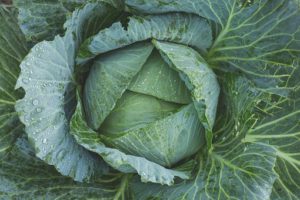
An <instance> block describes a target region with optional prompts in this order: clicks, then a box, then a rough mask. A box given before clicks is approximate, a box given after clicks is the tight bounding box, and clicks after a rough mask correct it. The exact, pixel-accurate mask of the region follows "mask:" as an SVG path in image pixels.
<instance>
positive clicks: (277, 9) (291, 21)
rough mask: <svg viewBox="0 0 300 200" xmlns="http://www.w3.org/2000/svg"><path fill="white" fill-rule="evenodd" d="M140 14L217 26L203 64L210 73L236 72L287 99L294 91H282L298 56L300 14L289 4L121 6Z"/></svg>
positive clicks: (229, 1)
mask: <svg viewBox="0 0 300 200" xmlns="http://www.w3.org/2000/svg"><path fill="white" fill-rule="evenodd" d="M126 3H127V5H128V6H129V7H131V8H133V9H134V10H136V11H138V12H142V13H165V12H175V11H179V12H187V13H195V14H198V15H200V16H202V17H205V18H207V19H210V20H213V21H214V22H215V23H217V24H218V25H219V26H220V28H221V30H220V31H218V32H220V33H219V34H218V36H217V37H216V38H215V40H214V42H213V46H212V47H211V49H210V51H209V54H208V59H207V62H209V63H210V64H211V65H212V66H213V67H214V68H218V69H222V70H238V71H241V72H243V73H244V74H247V76H248V77H249V78H250V79H252V80H253V81H254V82H255V83H256V84H257V87H259V88H261V89H262V90H264V91H266V92H269V93H276V94H279V95H282V96H287V95H290V94H291V93H293V90H294V89H295V87H297V85H290V86H289V87H285V83H286V82H287V80H288V79H289V77H290V75H291V73H292V72H293V70H294V66H293V63H294V60H295V59H296V58H297V57H299V56H300V51H299V49H300V44H299V39H300V29H299V27H300V14H299V13H300V12H299V6H298V5H297V4H296V3H295V1H291V0H273V1H268V0H261V1H255V2H253V3H252V4H251V5H249V6H243V5H244V4H243V3H242V1H239V0H221V1H220V0H195V1H192V0H187V1H177V0H154V1H140V0H126Z"/></svg>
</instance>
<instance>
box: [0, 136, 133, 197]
mask: <svg viewBox="0 0 300 200" xmlns="http://www.w3.org/2000/svg"><path fill="white" fill-rule="evenodd" d="M0 166H1V167H0V180H1V182H0V199H37V200H42V199H66V200H69V199H70V200H71V199H82V200H83V199H99V198H100V199H114V198H115V199H118V198H119V197H120V196H123V198H128V199H131V198H132V197H130V196H129V195H130V194H128V191H126V187H127V181H128V180H129V179H128V176H123V175H122V174H110V175H108V176H106V177H104V178H103V179H101V180H98V182H97V183H90V184H88V183H78V182H75V181H73V180H72V179H71V178H68V177H64V176H62V175H60V174H59V173H58V172H57V171H56V170H55V168H54V167H52V166H50V165H47V164H45V163H44V162H42V161H41V160H39V159H37V158H36V157H35V156H34V150H33V149H32V148H31V147H30V145H29V144H28V142H27V140H26V139H25V138H19V139H18V140H17V142H16V144H15V146H14V148H13V149H12V151H11V152H10V154H9V155H8V156H7V157H5V158H4V159H1V160H0Z"/></svg>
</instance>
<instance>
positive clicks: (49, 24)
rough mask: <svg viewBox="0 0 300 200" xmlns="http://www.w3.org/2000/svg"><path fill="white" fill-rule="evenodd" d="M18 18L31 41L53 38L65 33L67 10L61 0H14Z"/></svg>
mask: <svg viewBox="0 0 300 200" xmlns="http://www.w3.org/2000/svg"><path fill="white" fill-rule="evenodd" d="M13 3H14V6H16V7H17V8H18V10H19V15H18V20H19V24H20V27H21V29H22V31H23V33H24V34H25V36H26V39H27V40H28V41H31V42H34V43H36V42H39V41H42V40H51V39H53V38H54V36H55V35H57V34H62V33H63V23H64V22H65V20H66V14H67V10H66V9H65V8H64V6H63V5H62V4H61V3H60V1H59V0H52V1H44V0H27V1H22V0H14V1H13Z"/></svg>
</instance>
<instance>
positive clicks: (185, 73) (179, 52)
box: [153, 40, 220, 148]
mask: <svg viewBox="0 0 300 200" xmlns="http://www.w3.org/2000/svg"><path fill="white" fill-rule="evenodd" d="M153 43H154V45H155V46H156V48H157V49H159V50H160V52H161V53H162V56H163V57H164V58H165V60H166V61H167V62H168V63H169V64H170V66H171V67H172V68H174V69H175V70H177V71H178V72H179V75H180V76H181V78H182V79H183V81H184V82H185V84H186V86H187V87H188V89H189V90H190V91H191V95H192V99H193V101H194V105H195V108H196V110H197V111H198V115H199V120H200V121H201V123H202V124H203V126H204V127H205V129H206V130H207V135H206V139H207V145H208V147H209V148H210V147H211V142H212V129H213V125H214V122H215V117H216V111H217V105H218V98H219V92H220V88H219V83H218V81H217V78H216V76H215V74H214V72H213V71H212V70H211V69H210V68H209V66H208V64H207V63H206V62H205V60H204V59H203V58H202V57H201V56H200V55H199V54H198V53H197V52H196V51H195V50H193V49H192V48H190V47H187V46H184V45H180V44H174V43H167V42H159V41H155V40H154V41H153Z"/></svg>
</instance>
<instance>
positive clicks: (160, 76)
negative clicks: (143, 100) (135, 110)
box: [128, 50, 192, 104]
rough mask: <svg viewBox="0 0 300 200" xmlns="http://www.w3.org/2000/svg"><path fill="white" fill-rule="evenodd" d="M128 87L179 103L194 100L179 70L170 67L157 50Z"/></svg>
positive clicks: (134, 90)
mask: <svg viewBox="0 0 300 200" xmlns="http://www.w3.org/2000/svg"><path fill="white" fill-rule="evenodd" d="M128 89H129V90H131V91H133V92H138V93H142V94H147V95H151V96H155V97H157V98H159V99H162V100H165V101H169V102H174V103H179V104H189V103H190V102H191V101H192V100H191V94H190V91H189V90H188V89H187V87H186V86H185V84H184V82H183V81H182V80H181V79H180V77H179V74H178V72H176V71H175V70H173V69H172V68H170V67H169V65H168V64H167V63H166V62H165V61H164V60H163V59H162V58H161V56H160V54H159V53H158V51H157V50H154V51H153V52H152V54H151V56H150V57H149V59H148V61H147V62H146V63H145V65H144V66H143V68H142V70H141V71H140V72H139V73H138V74H137V75H136V76H135V78H134V79H133V80H132V81H131V83H130V85H129V88H128Z"/></svg>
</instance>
